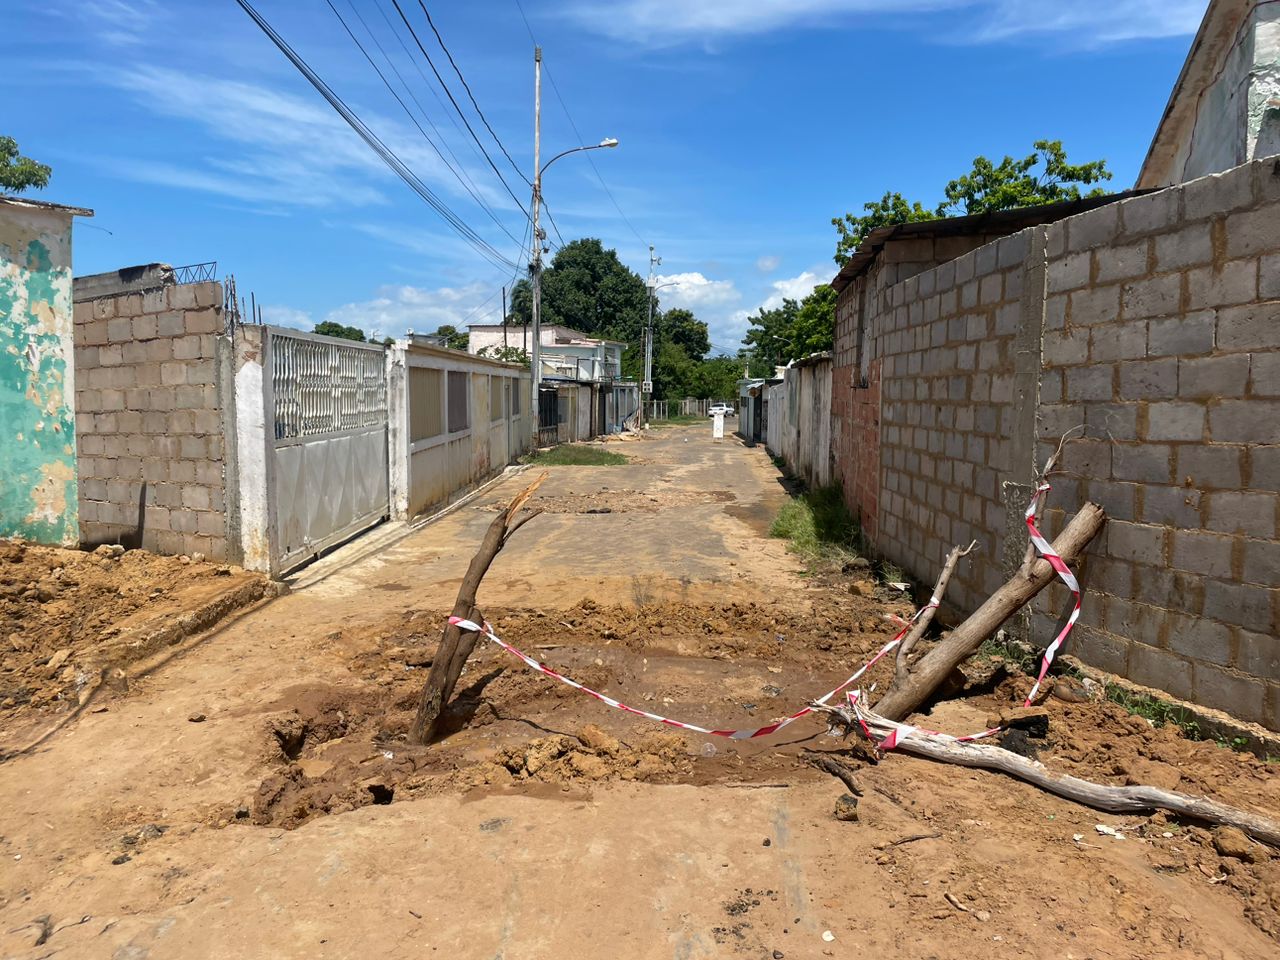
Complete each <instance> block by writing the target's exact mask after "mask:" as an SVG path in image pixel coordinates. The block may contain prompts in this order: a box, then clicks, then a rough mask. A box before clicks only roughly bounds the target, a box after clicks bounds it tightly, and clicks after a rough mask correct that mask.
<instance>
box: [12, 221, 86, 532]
mask: <svg viewBox="0 0 1280 960" xmlns="http://www.w3.org/2000/svg"><path fill="white" fill-rule="evenodd" d="M72 333H73V327H72V312H71V215H70V214H69V213H64V212H60V211H50V210H39V209H32V208H24V207H20V206H16V205H10V204H6V203H4V202H2V201H0V536H15V535H16V536H21V537H25V538H27V539H29V540H34V541H37V542H40V543H51V544H65V545H75V544H76V543H77V542H78V540H79V524H78V519H77V490H76V438H75V405H74V396H75V392H74V389H73V386H74V385H73V383H72V378H73V376H74V365H73V353H72V349H73V346H72Z"/></svg>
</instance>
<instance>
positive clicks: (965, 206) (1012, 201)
mask: <svg viewBox="0 0 1280 960" xmlns="http://www.w3.org/2000/svg"><path fill="white" fill-rule="evenodd" d="M1032 146H1033V150H1032V152H1031V153H1030V154H1028V155H1027V156H1025V157H1022V158H1020V159H1014V158H1013V157H1009V156H1006V157H1005V158H1004V159H1003V160H1001V161H1000V162H999V163H992V162H991V161H990V160H988V159H987V158H986V157H978V158H976V159H975V160H974V161H973V168H972V169H971V170H970V171H969V172H968V173H966V174H963V175H962V176H960V177H958V178H956V179H955V180H952V181H950V182H948V183H947V185H946V187H945V188H944V189H943V195H944V196H945V197H946V199H945V200H943V201H942V202H941V203H940V204H938V206H937V207H936V208H935V209H933V210H928V209H926V208H925V207H924V206H923V205H921V203H920V202H919V201H910V202H909V201H908V200H907V199H906V198H905V197H903V196H902V194H900V193H892V192H889V193H886V194H885V195H884V196H883V197H882V198H881V199H880V200H877V201H875V202H874V203H868V204H865V205H864V206H863V210H865V211H866V213H865V214H864V215H863V216H855V215H854V214H852V213H846V214H845V215H844V216H843V217H835V218H834V219H832V221H831V223H832V224H833V225H834V226H835V228H836V233H837V234H838V236H837V238H836V253H835V258H834V259H835V262H836V263H837V264H838V265H841V266H843V265H844V263H845V261H847V260H848V259H849V258H850V257H851V256H853V253H854V251H856V250H857V249H858V246H859V245H860V244H861V243H862V241H863V240H865V239H866V237H867V234H869V233H870V232H871V231H872V230H874V229H876V228H877V227H884V226H890V225H893V224H898V223H915V222H918V221H921V220H933V219H936V218H938V217H954V216H962V215H968V214H975V213H989V212H991V211H994V210H1012V209H1015V208H1017V207H1034V206H1037V205H1039V204H1042V203H1056V202H1058V201H1059V200H1076V199H1079V198H1080V197H1082V196H1089V197H1096V196H1101V195H1103V194H1105V193H1106V192H1107V191H1106V190H1105V189H1104V188H1102V187H1094V189H1092V190H1090V191H1089V192H1088V193H1084V192H1083V191H1082V190H1081V187H1087V186H1089V185H1090V184H1096V183H1100V182H1101V181H1104V180H1110V179H1111V171H1110V170H1108V169H1107V161H1105V160H1090V161H1089V162H1087V163H1069V162H1068V161H1067V152H1066V150H1065V149H1064V148H1063V146H1062V141H1061V140H1037V141H1036V142H1035V143H1034V144H1033V145H1032Z"/></svg>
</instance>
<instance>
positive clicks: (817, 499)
mask: <svg viewBox="0 0 1280 960" xmlns="http://www.w3.org/2000/svg"><path fill="white" fill-rule="evenodd" d="M769 535H770V536H771V537H777V538H779V539H782V540H789V541H791V543H790V549H791V551H792V552H793V553H795V554H797V555H798V556H799V557H800V558H801V559H803V560H804V562H805V564H806V565H807V566H808V567H809V570H810V572H817V571H819V570H823V569H829V568H832V567H842V566H843V565H844V564H845V563H847V562H848V561H850V560H852V559H853V558H855V557H857V556H858V542H859V530H858V525H857V524H856V523H855V522H854V520H853V516H852V514H850V513H849V508H848V507H846V506H845V504H844V498H843V497H841V495H840V488H839V487H836V486H830V487H823V488H822V489H820V490H810V491H806V492H805V493H802V494H800V495H799V496H796V497H793V498H792V499H791V500H790V501H789V502H788V503H786V504H784V505H783V507H782V509H781V510H779V511H778V516H777V518H776V519H775V520H774V521H773V525H772V526H771V527H770V528H769Z"/></svg>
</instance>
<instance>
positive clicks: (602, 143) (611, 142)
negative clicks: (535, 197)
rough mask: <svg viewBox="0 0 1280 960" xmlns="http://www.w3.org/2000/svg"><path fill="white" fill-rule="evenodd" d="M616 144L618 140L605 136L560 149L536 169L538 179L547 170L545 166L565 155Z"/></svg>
mask: <svg viewBox="0 0 1280 960" xmlns="http://www.w3.org/2000/svg"><path fill="white" fill-rule="evenodd" d="M617 145H618V141H617V140H615V139H614V138H613V137H605V138H604V139H603V140H601V141H600V142H599V143H592V144H588V145H587V146H584V147H570V148H569V149H568V150H564V151H561V152H560V153H557V154H556V155H555V156H554V157H552V158H551V159H550V160H548V161H547V162H546V163H544V164H543V165H542V169H541V170H539V171H538V179H539V180H541V179H542V175H543V174H544V173H546V172H547V167H549V166H551V165H552V164H553V163H555V162H556V161H557V160H559V159H560V158H561V157H567V156H568V155H569V154H571V153H581V152H582V151H584V150H601V149H604V148H607V147H616V146H617Z"/></svg>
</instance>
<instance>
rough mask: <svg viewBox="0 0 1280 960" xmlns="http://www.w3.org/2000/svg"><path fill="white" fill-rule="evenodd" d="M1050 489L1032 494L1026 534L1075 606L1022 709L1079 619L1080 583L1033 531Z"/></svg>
mask: <svg viewBox="0 0 1280 960" xmlns="http://www.w3.org/2000/svg"><path fill="white" fill-rule="evenodd" d="M1049 489H1050V487H1049V484H1048V482H1047V481H1043V480H1042V481H1041V482H1040V485H1039V486H1038V487H1036V492H1035V494H1034V495H1033V496H1032V497H1031V503H1030V504H1029V505H1028V506H1027V514H1026V518H1027V534H1028V535H1029V536H1030V537H1031V542H1032V543H1033V544H1035V548H1036V549H1037V550H1039V551H1040V556H1042V557H1044V558H1045V559H1046V560H1048V561H1049V566H1051V567H1053V569H1054V571H1055V572H1056V573H1057V574H1058V579H1059V580H1061V581H1062V582H1063V583H1065V584H1066V585H1067V589H1068V590H1070V591H1071V595H1072V597H1073V599H1074V604H1073V606H1072V607H1071V615H1070V616H1069V617H1067V622H1066V624H1065V625H1064V626H1063V628H1062V630H1061V631H1060V632H1059V633H1058V635H1057V636H1056V637H1054V638H1053V643H1051V644H1049V646H1048V647H1046V648H1045V651H1044V659H1043V660H1041V662H1040V674H1039V675H1038V676H1037V677H1036V682H1035V683H1033V684H1032V685H1031V692H1030V693H1028V694H1027V699H1026V702H1025V704H1024V706H1028V707H1029V706H1031V702H1032V701H1033V700H1035V698H1036V694H1037V693H1039V692H1040V684H1041V683H1043V682H1044V678H1045V674H1047V673H1048V672H1049V665H1050V664H1051V663H1053V658H1054V655H1055V654H1056V653H1057V652H1058V648H1059V647H1061V646H1062V643H1063V641H1064V640H1066V639H1067V634H1069V633H1070V632H1071V628H1072V627H1074V626H1075V625H1076V621H1077V620H1079V619H1080V581H1078V580H1077V579H1076V575H1075V574H1074V573H1072V572H1071V569H1070V568H1069V567H1068V566H1067V564H1066V561H1065V560H1063V559H1062V557H1060V556H1059V555H1058V552H1057V551H1056V550H1054V549H1053V547H1052V546H1051V545H1050V544H1049V541H1048V540H1046V539H1045V538H1044V535H1043V534H1041V533H1040V531H1039V530H1038V529H1036V504H1037V502H1038V501H1039V499H1040V494H1042V493H1046V492H1048V490H1049Z"/></svg>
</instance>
